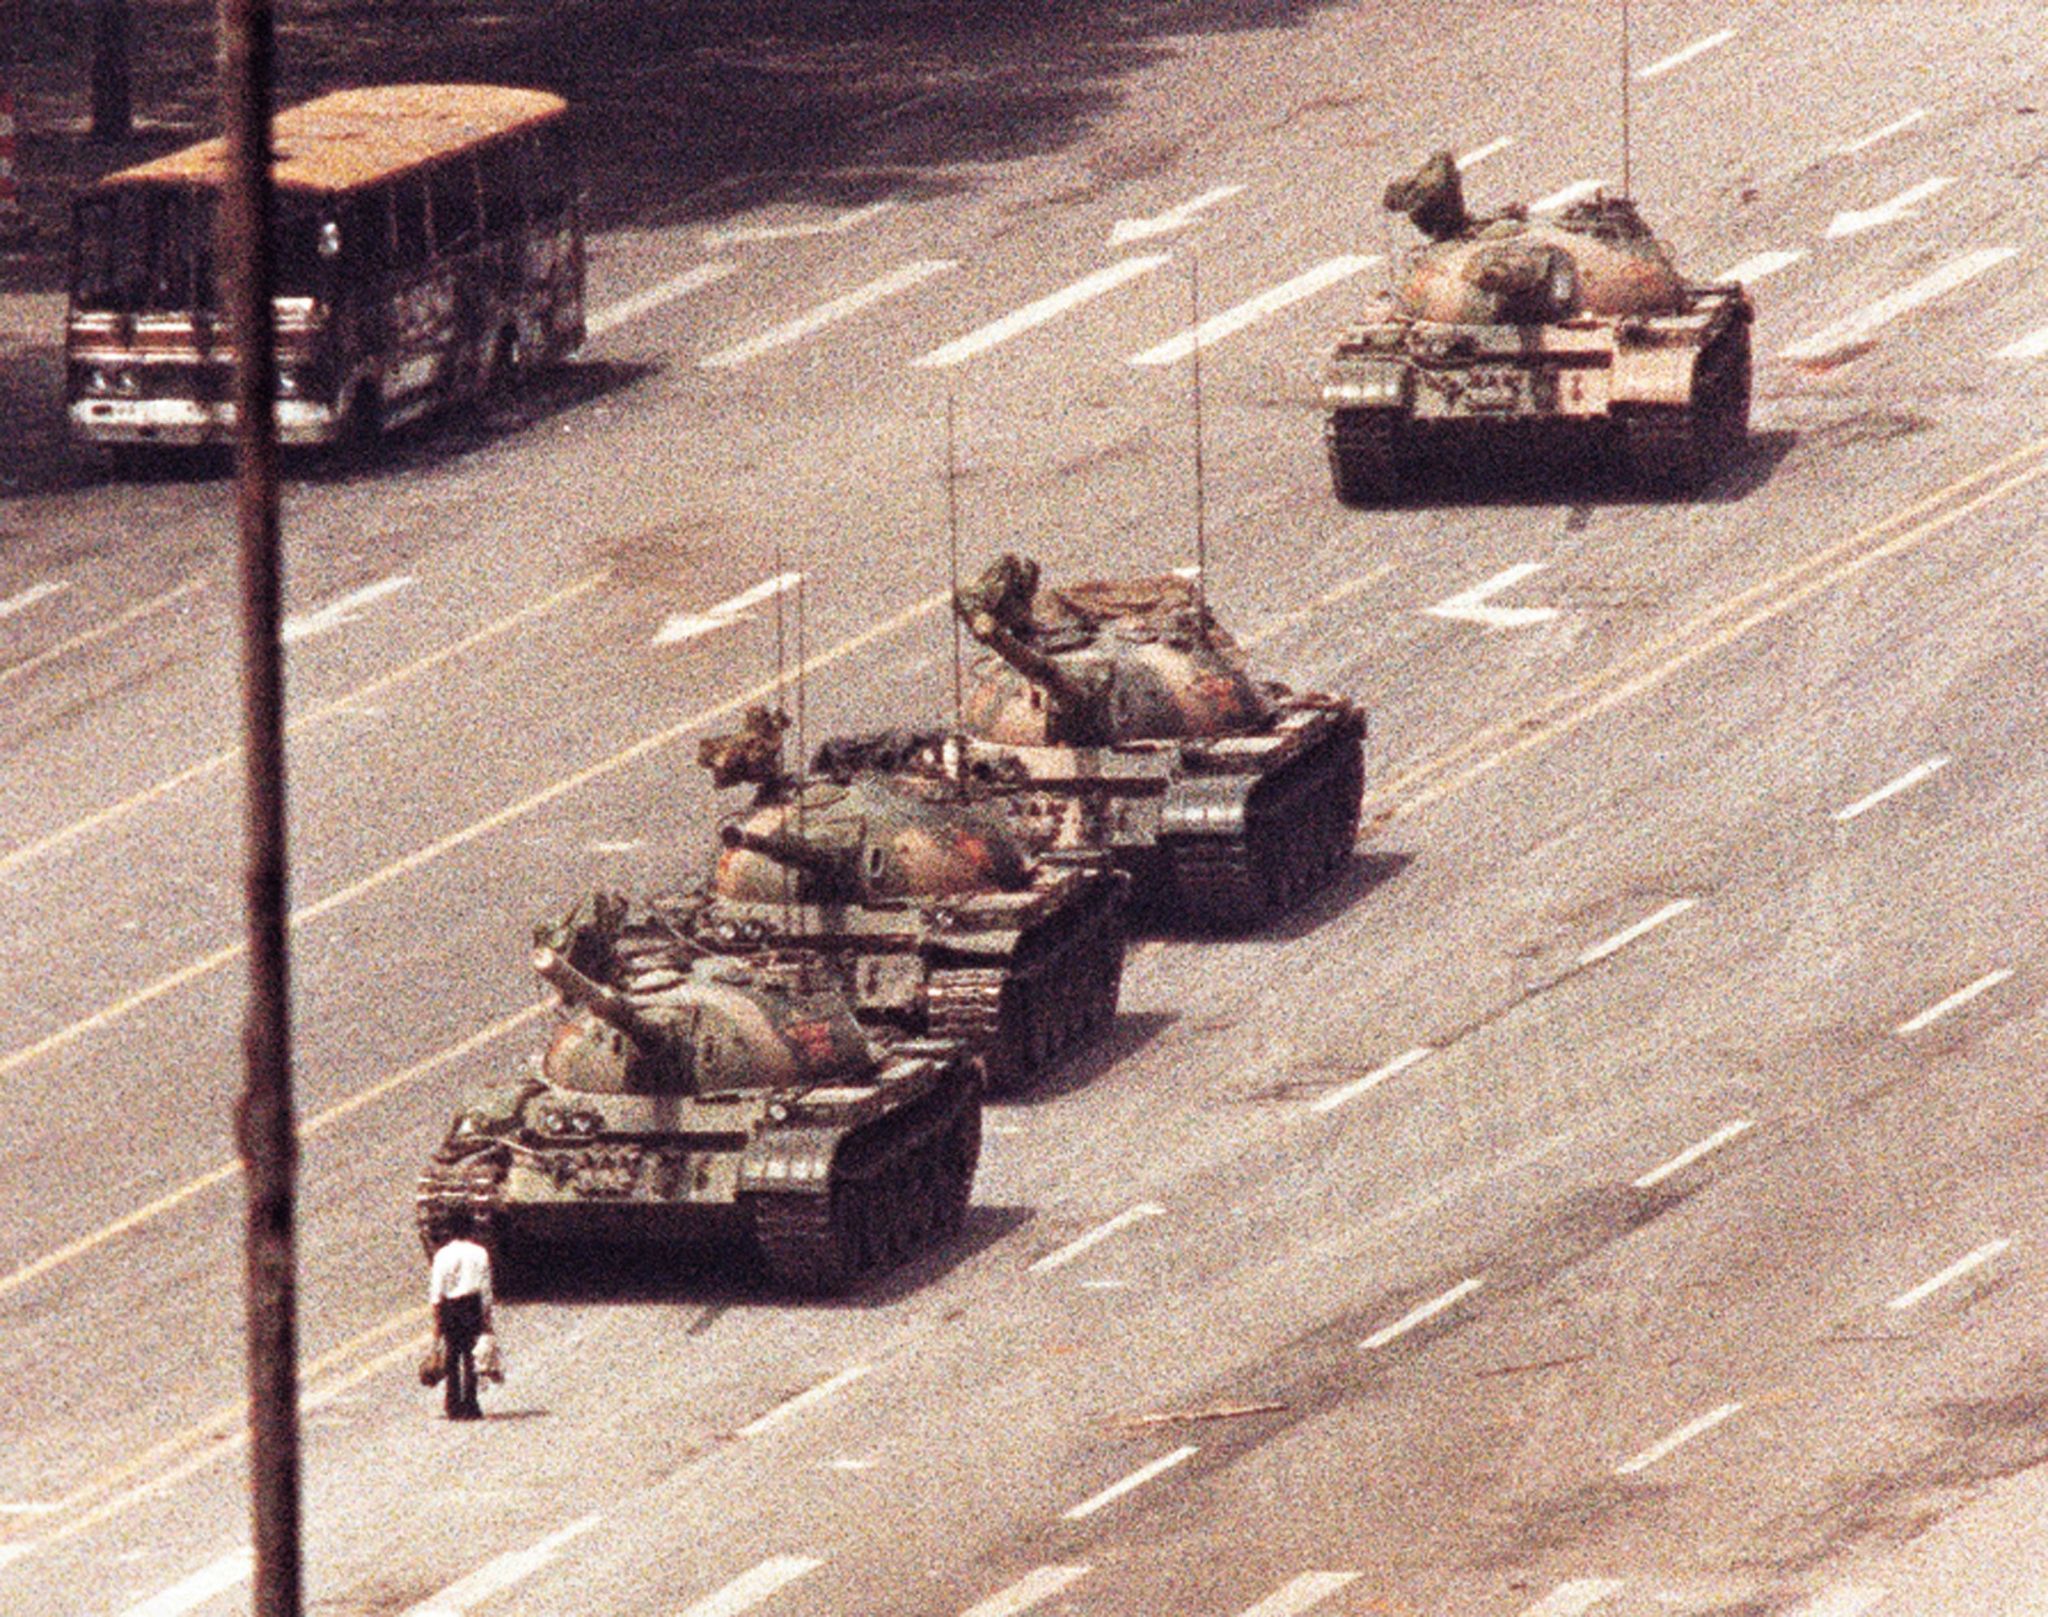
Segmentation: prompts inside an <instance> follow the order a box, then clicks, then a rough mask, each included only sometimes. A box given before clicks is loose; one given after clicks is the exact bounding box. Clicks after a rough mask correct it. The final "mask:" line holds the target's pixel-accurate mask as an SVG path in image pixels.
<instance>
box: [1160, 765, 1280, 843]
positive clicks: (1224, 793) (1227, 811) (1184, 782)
mask: <svg viewBox="0 0 2048 1617" xmlns="http://www.w3.org/2000/svg"><path fill="white" fill-rule="evenodd" d="M1256 778H1257V777H1250V776H1243V775H1211V776H1203V775H1187V776H1183V777H1182V778H1181V779H1179V780H1177V781H1175V782H1174V783H1173V784H1172V785H1171V786H1169V787H1168V788H1167V790H1166V797H1165V799H1164V800H1163V801H1162V802H1161V803H1160V805H1159V835H1160V836H1161V837H1162V838H1164V837H1235V836H1241V835H1242V834H1243V832H1244V811H1245V804H1246V803H1247V802H1248V801H1249V800H1250V797H1251V787H1252V784H1253V781H1254V780H1255V779H1256Z"/></svg>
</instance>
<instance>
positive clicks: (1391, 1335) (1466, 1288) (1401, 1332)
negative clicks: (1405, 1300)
mask: <svg viewBox="0 0 2048 1617" xmlns="http://www.w3.org/2000/svg"><path fill="white" fill-rule="evenodd" d="M1485 1283H1486V1282H1485V1281H1484V1280H1483V1279H1482V1278H1481V1277H1480V1276H1478V1275H1474V1276H1473V1277H1472V1278H1471V1279H1469V1280H1460V1281H1459V1282H1458V1283H1457V1284H1456V1285H1455V1286H1453V1287H1451V1289H1450V1290H1449V1291H1447V1292H1444V1293H1443V1294H1442V1295H1441V1296H1438V1297H1432V1298H1430V1300H1429V1301H1428V1302H1426V1303H1423V1304H1422V1305H1421V1306H1419V1307H1416V1308H1411V1309H1409V1310H1408V1312H1407V1313H1405V1314H1403V1315H1402V1316H1401V1317H1400V1318H1399V1319H1397V1320H1395V1321H1394V1323H1393V1324H1391V1325H1386V1326H1382V1327H1381V1328H1380V1329H1379V1330H1376V1331H1374V1332H1373V1333H1372V1335H1370V1336H1368V1337H1367V1338H1366V1339H1365V1340H1364V1341H1363V1342H1360V1343H1359V1344H1358V1345H1359V1346H1360V1347H1361V1348H1366V1349H1378V1348H1383V1347H1385V1346H1386V1345H1387V1344H1388V1343H1390V1342H1395V1341H1398V1340H1400V1338H1402V1337H1404V1336H1406V1335H1407V1334H1408V1333H1409V1332H1410V1331H1412V1330H1414V1329H1415V1328H1416V1327H1417V1326H1418V1325H1426V1324H1428V1323H1429V1322H1430V1321H1431V1320H1433V1319H1435V1318H1436V1317H1437V1315H1439V1314H1441V1313H1442V1312H1443V1311H1444V1310H1445V1309H1447V1308H1455V1307H1456V1306H1457V1305H1458V1304H1459V1303H1461V1302H1463V1301H1464V1300H1465V1299H1466V1298H1467V1297H1469V1296H1471V1295H1472V1293H1473V1292H1475V1291H1477V1290H1478V1289H1479V1288H1480V1287H1481V1286H1482V1285H1484V1284H1485Z"/></svg>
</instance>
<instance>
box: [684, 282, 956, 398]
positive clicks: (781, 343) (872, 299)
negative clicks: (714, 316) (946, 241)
mask: <svg viewBox="0 0 2048 1617" xmlns="http://www.w3.org/2000/svg"><path fill="white" fill-rule="evenodd" d="M954 267H955V264H954V261H953V260H952V259H950V258H923V259H918V260H917V261H916V262H914V263H910V264H905V265H904V266H903V267H902V268H901V269H897V270H891V271H890V272H889V273H888V274H887V275H884V276H882V277H880V278H879V279H878V280H873V281H870V282H868V284H867V285H866V286H862V287H856V288H855V289H854V290H853V291H851V292H848V293H846V294H845V295H844V296H843V297H836V298H833V299H831V300H830V301H828V302H825V303H821V304H819V305H818V306H817V307H816V308H815V309H812V310H810V311H809V312H808V313H806V314H800V315H798V316H797V317H796V318H795V319H794V320H787V321H784V322H783V323H782V324H781V325H779V326H776V327H773V328H772V329H770V330H768V331H764V332H762V333H761V334H760V335H759V336H758V337H749V338H748V339H747V340H746V341H745V342H738V343H734V344H733V345H732V346H731V347H729V348H721V349H719V350H718V352H716V353H715V354H706V355H705V356H704V357H703V358H702V359H700V360H698V361H697V364H698V365H699V366H700V367H701V368H702V369H704V370H708V371H720V370H730V369H732V368H733V367H734V366H736V365H744V364H746V363H747V362H748V361H749V360H753V359H759V358H760V357H761V356H762V355H763V354H767V353H772V352H774V351H775V350H776V349H778V348H786V347H788V346H789V345H790V344H791V343H795V342H801V341H803V339H804V338H806V337H809V336H812V335H814V334H815V333H817V332H820V331H823V330H824V329H825V328H826V327H827V326H831V325H837V324H838V323H839V322H840V321H842V320H845V319H848V318H849V317H851V316H853V315H856V314H859V313H861V312H862V311H863V310H865V309H869V308H872V307H873V306H874V305H875V304H877V303H881V302H883V301H885V300H886V299H889V298H893V297H899V296H901V295H902V294H903V293H905V292H908V291H910V290H911V289H912V288H914V287H918V286H922V285H923V284H924V283H925V282H926V281H928V280H930V279H931V278H932V277H933V276H934V275H940V274H943V273H944V272H945V271H947V270H949V269H953V268H954Z"/></svg>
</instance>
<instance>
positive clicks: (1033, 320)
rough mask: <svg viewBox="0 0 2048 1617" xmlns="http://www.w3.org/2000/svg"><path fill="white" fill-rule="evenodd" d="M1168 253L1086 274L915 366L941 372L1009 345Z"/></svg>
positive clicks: (1152, 266) (1161, 261)
mask: <svg viewBox="0 0 2048 1617" xmlns="http://www.w3.org/2000/svg"><path fill="white" fill-rule="evenodd" d="M1170 257H1171V255H1170V254H1167V253H1147V254H1144V255H1142V256H1141V257H1138V258H1125V259H1119V260H1118V261H1117V262H1116V263H1114V264H1111V265H1108V266H1107V267H1106V268H1103V269H1099V270H1096V271H1095V272H1094V273H1093V274H1090V275H1084V276H1082V277H1081V279H1080V280H1078V281H1076V282H1074V283H1073V285H1071V286H1066V287H1062V288H1061V289H1060V290H1059V291H1057V292H1052V293H1048V294H1047V295H1046V296H1045V297H1042V298H1039V299H1038V300H1037V301H1036V302H1034V303H1027V304H1025V305H1024V307H1023V308H1021V309H1018V310H1017V311H1016V312H1014V313H1012V314H1006V315H1004V316H1003V317H1002V319H1000V320H991V321H990V322H989V323H988V324H987V325H985V326H980V327H977V328H976V329H975V330H973V331H970V332H968V333H967V335H966V336H964V337H956V338H954V339H953V341H951V342H949V343H944V344H942V345H940V346H939V347H937V348H934V349H933V350H932V351H931V352H930V353H929V354H925V355H923V356H922V357H920V358H918V359H914V360H912V361H911V364H913V365H920V366H924V367H926V368H927V369H939V368H942V367H944V366H948V365H958V364H961V363H962V362H963V361H966V360H970V359H973V358H975V357H976V356H977V355H980V354H985V353H987V352H988V351H989V349H991V348H994V347H995V346H996V345H997V344H999V343H1005V342H1008V341H1009V340H1010V339H1011V338H1012V337H1015V336H1018V335H1020V334H1021V333H1023V332H1026V331H1030V330H1032V329H1033V328H1034V327H1037V326H1042V325H1044V324H1045V323H1046V322H1047V321H1049V320H1057V319H1058V318H1059V317H1060V316H1061V315H1063V314H1065V313H1067V312H1068V311H1069V310H1072V309H1078V308H1079V307H1080V306H1081V305H1082V304H1084V303H1089V302H1092V301H1093V300H1095V299H1096V298H1099V297H1101V296H1102V295H1103V294H1104V293H1106V292H1114V291H1115V290H1116V289H1117V288H1118V287H1120V286H1122V285H1123V284H1124V283H1125V282H1126V281H1132V280H1136V279H1137V278H1138V277H1139V276H1140V275H1146V274H1149V273H1150V272H1151V271H1153V270H1156V269H1157V268H1159V266H1160V265H1161V264H1164V263H1166V262H1168V261H1169V259H1170Z"/></svg>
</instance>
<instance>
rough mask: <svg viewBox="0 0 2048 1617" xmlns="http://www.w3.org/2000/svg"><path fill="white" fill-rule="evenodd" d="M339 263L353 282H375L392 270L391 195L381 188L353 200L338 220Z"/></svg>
mask: <svg viewBox="0 0 2048 1617" xmlns="http://www.w3.org/2000/svg"><path fill="white" fill-rule="evenodd" d="M341 261H342V263H343V264H344V265H346V266H347V273H348V274H349V275H350V276H352V277H354V278H355V279H358V280H362V281H374V280H376V279H377V278H378V277H379V276H381V275H383V274H384V273H385V272H386V271H387V270H389V269H390V268H391V192H390V191H389V190H388V189H386V188H384V187H382V186H380V187H378V188H377V189H376V190H374V191H366V192H364V193H362V194H361V195H359V196H356V197H352V198H351V199H350V200H349V202H348V205H347V207H346V208H345V209H344V210H343V213H342V219H341Z"/></svg>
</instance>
